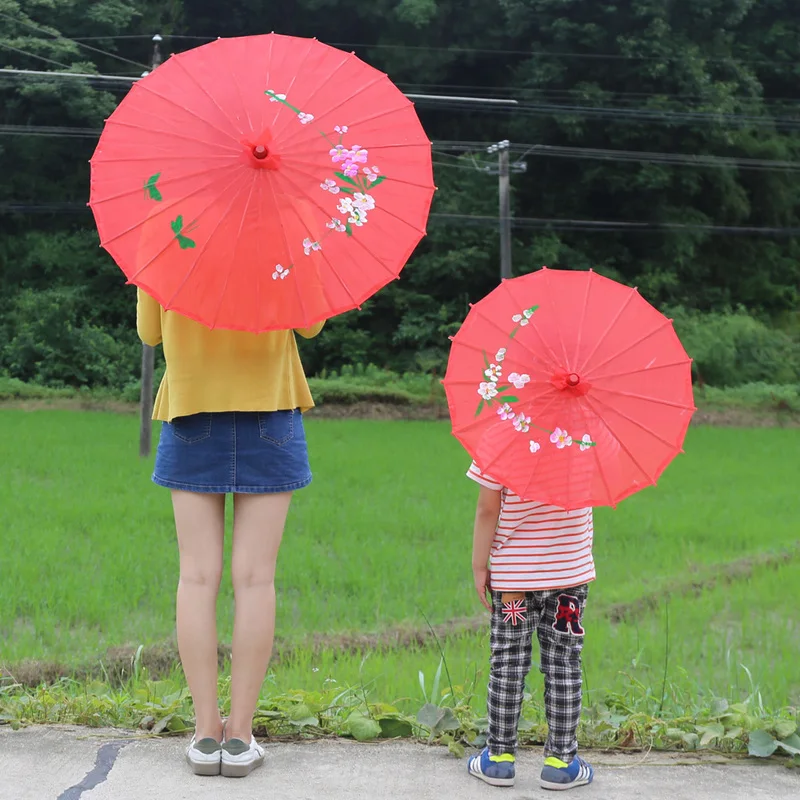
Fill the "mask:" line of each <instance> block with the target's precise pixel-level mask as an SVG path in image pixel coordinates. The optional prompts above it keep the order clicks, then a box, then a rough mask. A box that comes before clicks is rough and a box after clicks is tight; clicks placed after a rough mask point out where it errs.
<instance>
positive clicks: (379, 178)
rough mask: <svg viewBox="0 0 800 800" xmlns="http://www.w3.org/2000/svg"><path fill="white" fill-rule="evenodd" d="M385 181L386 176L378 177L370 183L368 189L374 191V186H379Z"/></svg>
mask: <svg viewBox="0 0 800 800" xmlns="http://www.w3.org/2000/svg"><path fill="white" fill-rule="evenodd" d="M385 180H386V176H385V175H380V176H379V177H377V178H375V180H374V181H372V183H371V184H370V186H369V188H370V189H374V188H375V187H376V186H378V185H380V184H381V183H383V182H384V181H385Z"/></svg>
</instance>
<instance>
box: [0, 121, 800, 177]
mask: <svg viewBox="0 0 800 800" xmlns="http://www.w3.org/2000/svg"><path fill="white" fill-rule="evenodd" d="M100 133H101V131H100V130H99V129H97V128H78V127H67V126H62V125H57V126H47V125H4V124H0V136H44V137H56V138H86V139H96V138H98V137H99V136H100ZM489 144H490V143H486V142H459V141H443V140H442V141H440V140H435V141H434V142H433V147H434V150H433V152H434V154H435V155H436V156H441V157H444V158H450V159H452V160H454V161H456V162H461V163H456V164H448V163H444V162H441V161H438V162H437V161H434V162H433V163H434V164H436V165H437V166H442V167H450V168H456V169H464V170H470V171H476V169H477V171H480V170H481V164H480V162H478V161H475V160H474V159H473V165H472V166H470V165H468V164H464V163H463V157H459V156H454V155H451V154H450V153H446V152H444V150H445V149H450V150H458V151H462V152H465V153H471V152H473V151H484V150H485V149H486V148H487V147H488V146H489ZM510 150H511V151H512V152H514V153H522V155H521V156H520V159H521V158H524V157H525V156H527V155H529V154H532V155H540V156H554V157H560V158H581V159H590V160H601V161H613V162H639V163H652V164H666V165H672V166H694V167H714V168H739V169H750V170H761V171H766V170H771V171H782V172H798V171H800V162H796V161H777V160H776V161H772V160H769V159H757V158H744V157H741V158H740V157H732V156H730V157H729V156H713V155H693V154H691V153H654V152H647V151H636V150H601V149H596V148H590V147H561V146H556V145H538V144H532V145H527V144H511V146H510Z"/></svg>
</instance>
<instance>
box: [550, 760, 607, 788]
mask: <svg viewBox="0 0 800 800" xmlns="http://www.w3.org/2000/svg"><path fill="white" fill-rule="evenodd" d="M592 778H594V769H592V765H591V764H587V763H586V762H585V761H584V760H583V759H582V758H580V757H579V756H575V758H573V759H572V763H571V764H567V763H566V762H564V761H562V760H561V759H560V758H553V757H552V756H550V758H546V759H545V761H544V767H542V776H541V778H540V780H539V785H540V786H541V787H542V789H556V790H564V789H573V788H574V787H576V786H586V784H587V783H591V782H592Z"/></svg>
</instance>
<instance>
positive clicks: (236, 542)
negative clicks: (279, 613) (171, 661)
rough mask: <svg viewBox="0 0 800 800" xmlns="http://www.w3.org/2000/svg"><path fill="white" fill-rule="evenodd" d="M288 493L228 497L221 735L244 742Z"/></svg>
mask: <svg viewBox="0 0 800 800" xmlns="http://www.w3.org/2000/svg"><path fill="white" fill-rule="evenodd" d="M291 499H292V495H291V493H290V492H287V493H281V494H237V495H235V496H234V520H233V559H232V564H231V572H232V576H233V591H234V595H235V597H236V615H235V617H234V624H233V653H232V659H231V714H230V717H228V721H227V723H226V726H225V738H226V739H241V740H242V741H243V742H249V741H250V737H251V736H252V735H253V714H254V713H255V710H256V705H257V703H258V695H259V692H260V691H261V686H262V684H263V683H264V676H265V675H266V673H267V667H268V665H269V659H270V656H271V655H272V641H273V638H274V635H275V563H276V561H277V559H278V548H279V547H280V544H281V537H282V536H283V527H284V525H285V524H286V516H287V514H288V513H289V503H290V502H291Z"/></svg>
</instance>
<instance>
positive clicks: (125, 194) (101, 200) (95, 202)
mask: <svg viewBox="0 0 800 800" xmlns="http://www.w3.org/2000/svg"><path fill="white" fill-rule="evenodd" d="M225 158H230V156H225ZM152 160H153V161H155V160H156V159H152ZM228 167H229V165H227V164H225V165H222V166H219V167H211V168H209V169H203V170H200V171H198V172H189V173H187V174H186V175H180V176H178V177H175V178H159V179H158V185H159V187H161V186H166V185H167V184H170V183H176V182H177V181H183V180H186V179H187V178H197V177H198V176H200V175H207V174H208V173H210V172H217V171H219V170H222V169H228ZM141 191H142V187H141V186H137V187H136V188H135V189H128V190H127V191H125V192H121V193H120V194H114V195H109V196H108V197H100V198H98V199H97V200H93V201H92V204H93V205H99V204H100V203H108V202H111V201H112V200H120V199H121V198H123V197H130V196H131V195H134V194H138V193H139V192H141Z"/></svg>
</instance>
